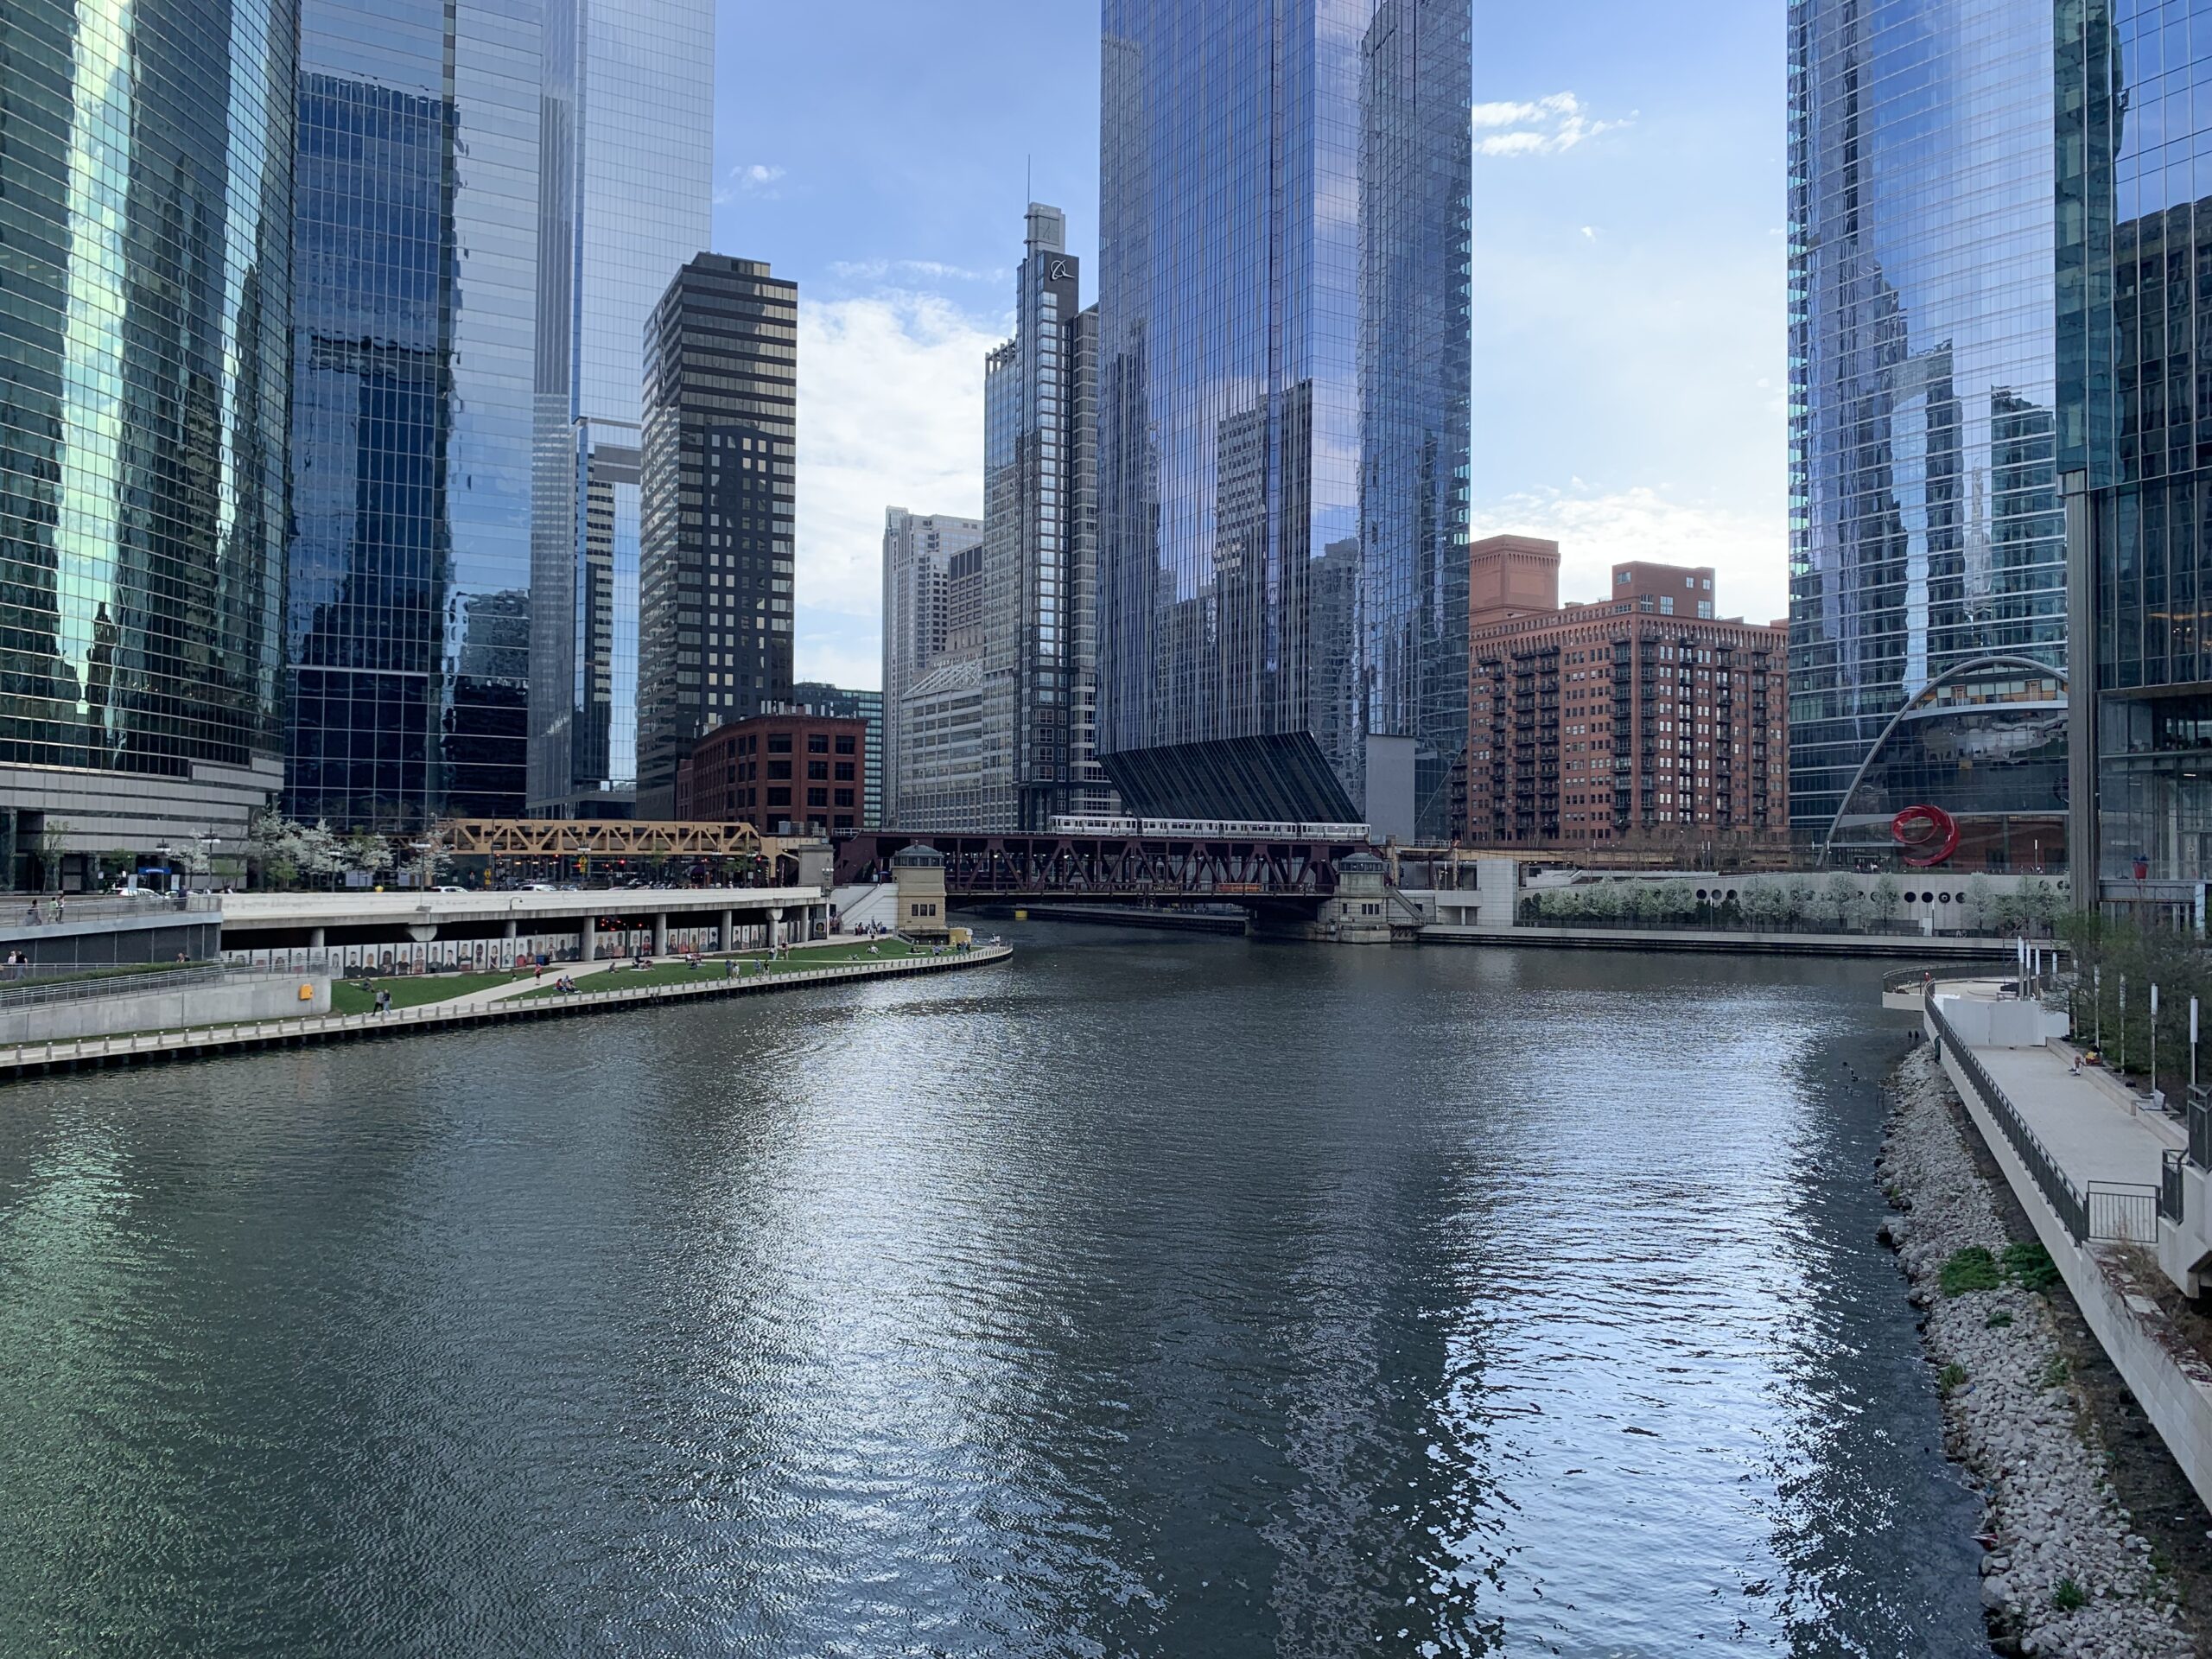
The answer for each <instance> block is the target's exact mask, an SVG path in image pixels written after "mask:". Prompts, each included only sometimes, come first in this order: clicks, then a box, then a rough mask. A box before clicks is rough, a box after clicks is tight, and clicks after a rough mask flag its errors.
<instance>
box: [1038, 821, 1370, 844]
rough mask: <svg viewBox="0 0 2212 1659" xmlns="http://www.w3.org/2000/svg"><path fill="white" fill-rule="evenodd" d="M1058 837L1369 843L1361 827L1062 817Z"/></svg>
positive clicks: (1055, 825) (1057, 823) (1055, 824)
mask: <svg viewBox="0 0 2212 1659" xmlns="http://www.w3.org/2000/svg"><path fill="white" fill-rule="evenodd" d="M1052 833H1053V834H1054V835H1058V836H1127V837H1129V838H1131V839H1136V840H1162V841H1165V840H1178V841H1304V842H1358V843H1359V844H1360V845H1361V846H1365V845H1366V844H1367V842H1368V841H1369V838H1370V837H1369V836H1368V830H1367V826H1366V825H1365V824H1363V823H1262V822H1257V821H1254V820H1249V819H1243V818H1108V817H1083V816H1080V815H1061V816H1058V817H1054V818H1053V819H1052Z"/></svg>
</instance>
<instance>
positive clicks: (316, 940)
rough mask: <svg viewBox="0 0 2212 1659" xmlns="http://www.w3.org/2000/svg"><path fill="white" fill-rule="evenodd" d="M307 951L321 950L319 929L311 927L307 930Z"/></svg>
mask: <svg viewBox="0 0 2212 1659" xmlns="http://www.w3.org/2000/svg"><path fill="white" fill-rule="evenodd" d="M321 949H322V930H321V928H319V927H311V928H309V929H308V950H321Z"/></svg>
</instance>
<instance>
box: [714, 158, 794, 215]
mask: <svg viewBox="0 0 2212 1659" xmlns="http://www.w3.org/2000/svg"><path fill="white" fill-rule="evenodd" d="M783 176H784V169H783V168H780V167H770V166H768V165H767V164H766V162H741V163H740V164H739V165H737V166H735V167H733V168H730V170H729V174H728V180H729V181H728V183H727V184H725V185H721V186H718V187H717V188H716V189H715V204H716V205H717V206H720V205H721V204H722V203H724V202H730V201H735V200H737V199H738V198H739V197H740V196H757V197H759V198H760V200H763V201H776V200H781V199H782V196H783V192H782V191H780V190H779V189H777V188H776V181H778V180H779V179H780V178H782V177H783Z"/></svg>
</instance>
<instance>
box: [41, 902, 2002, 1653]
mask: <svg viewBox="0 0 2212 1659" xmlns="http://www.w3.org/2000/svg"><path fill="white" fill-rule="evenodd" d="M1010 933H1011V935H1012V937H1014V938H1015V939H1016V940H1017V942H1018V943H1020V944H1022V945H1023V946H1024V947H1025V948H1024V950H1022V951H1021V953H1020V955H1019V956H1018V957H1017V958H1016V960H1015V961H1014V963H1010V964H1007V965H1006V966H1001V967H993V968H983V969H976V970H973V971H970V972H967V973H962V974H955V975H944V976H931V977H929V978H925V979H921V980H916V981H912V982H881V983H875V984H863V985H856V986H851V987H846V988H825V989H823V990H819V991H797V992H793V993H791V994H787V995H777V996H772V997H761V998H753V999H739V1000H736V1001H723V1002H718V1003H714V1004H710V1005H709V1006H705V1007H678V1008H671V1009H667V1010H663V1011H657V1012H646V1013H639V1014H622V1015H615V1016H609V1017H606V1018H601V1019H595V1020H562V1021H556V1022H554V1023H551V1024H548V1025H543V1026H534V1027H520V1028H516V1027H510V1028H507V1029H505V1030H501V1031H495V1032H486V1033H476V1034H472V1035H466V1036H452V1037H428V1038H413V1039H404V1040H402V1041H397V1042H392V1043H388V1044H383V1045H377V1046H360V1047H353V1048H332V1049H317V1050H308V1051H304V1052H286V1053H280V1054H273V1055H269V1056H264V1057H259V1058H245V1059H235V1060H226V1061H217V1062H212V1063H207V1064H202V1065H187V1066H180V1067H176V1068H174V1069H168V1070H159V1071H145V1072H139V1073H136V1074H115V1073H110V1074H107V1075H104V1076H100V1075H95V1076H89V1077H73V1078H57V1079H53V1080H48V1081H41V1082H33V1083H27V1084H17V1085H14V1086H11V1087H6V1088H4V1089H0V1651H3V1652H7V1653H10V1654H15V1653H40V1652H59V1651H95V1650H97V1651H99V1652H102V1653H108V1654H143V1655H156V1654H172V1653H183V1652H194V1653H220V1654H246V1653H254V1654H261V1653H265V1654H288V1655H289V1654H296V1653H306V1652H310V1651H331V1652H346V1653H375V1654H423V1655H429V1654H440V1655H450V1654H463V1653H486V1654H518V1653H555V1652H635V1653H650V1654H695V1653H696V1654H705V1653H736V1654H744V1655H775V1656H784V1655H791V1656H800V1655H806V1656H812V1655H854V1656H878V1655H893V1654H931V1655H937V1654H957V1655H969V1654H987V1653H988V1654H997V1653H1007V1654H1020V1655H1088V1654H1099V1655H1113V1656H1120V1655H1154V1654H1160V1655H1224V1656H1236V1655H1257V1654H1281V1655H1295V1656H1309V1655H1310V1656H1329V1655H1352V1654H1369V1653H1381V1654H1456V1653H1496V1654H1506V1655H1548V1654H1560V1655H1573V1656H1584V1655H1588V1656H1615V1655H1619V1656H1626V1655H1637V1656H1669V1659H1671V1656H1679V1655H1684V1654H1691V1653H1708V1652H1717V1651H1725V1650H1740V1651H1747V1652H1760V1653H1772V1652H1782V1653H1792V1654H1803V1655H1828V1654H1852V1655H1870V1656H1880V1659H1895V1656H1905V1655H1922V1654H1925V1655H1934V1656H1943V1659H1951V1656H1956V1655H1962V1654H1971V1653H1974V1652H1977V1651H1980V1652H1986V1645H1985V1644H1982V1643H1980V1639H1979V1638H1980V1613H1979V1604H1978V1601H1977V1599H1976V1587H1977V1580H1976V1577H1975V1560H1976V1559H1977V1555H1978V1552H1977V1551H1976V1549H1975V1548H1974V1545H1973V1543H1972V1541H1971V1538H1970V1534H1971V1532H1972V1530H1973V1525H1974V1516H1975V1512H1976V1511H1975V1504H1974V1500H1973V1499H1972V1497H1970V1495H1969V1494H1968V1493H1967V1491H1965V1490H1964V1489H1963V1488H1962V1487H1961V1484H1959V1482H1958V1480H1957V1478H1956V1477H1955V1475H1954V1474H1953V1473H1952V1472H1951V1471H1949V1470H1948V1468H1947V1466H1946V1465H1945V1464H1944V1463H1943V1461H1942V1455H1941V1452H1940V1447H1939V1426H1938V1419H1937V1412H1936V1400H1935V1394H1934V1389H1933V1387H1932V1383H1931V1379H1930V1377H1929V1374H1928V1369H1927V1367H1926V1366H1925V1365H1924V1364H1923V1362H1922V1361H1921V1359H1920V1357H1919V1354H1918V1351H1917V1347H1916V1338H1915V1334H1914V1331H1913V1325H1912V1320H1911V1314H1910V1309H1909V1308H1907V1306H1905V1304H1904V1287H1903V1284H1902V1281H1901V1280H1900V1278H1899V1276H1898V1274H1897V1271H1896V1269H1895V1267H1894V1265H1893V1263H1892V1262H1891V1259H1890V1258H1889V1256H1888V1255H1886V1254H1885V1252H1884V1251H1883V1250H1882V1249H1881V1248H1880V1247H1879V1246H1878V1245H1877V1244H1876V1243H1875V1242H1874V1230H1875V1228H1876V1226H1877V1224H1878V1222H1879V1220H1880V1218H1881V1216H1882V1213H1883V1210H1882V1201H1881V1198H1880V1196H1879V1193H1878V1191H1877V1190H1876V1186H1875V1182H1874V1179H1873V1173H1872V1160H1873V1157H1874V1154H1875V1151H1876V1147H1877V1142H1878V1136H1879V1133H1880V1111H1879V1108H1878V1103H1877V1100H1876V1097H1875V1093H1874V1087H1873V1082H1874V1079H1875V1077H1877V1076H1878V1073H1879V1072H1880V1071H1881V1070H1882V1069H1883V1067H1884V1065H1885V1062H1886V1060H1887V1059H1888V1058H1890V1057H1891V1055H1893V1054H1894V1053H1895V1052H1897V1045H1898V1043H1899V1041H1900V1036H1899V1033H1897V1029H1896V1027H1894V1026H1890V1027H1885V1026H1884V1025H1883V1023H1882V1022H1881V1020H1880V1016H1879V1014H1878V1012H1877V1009H1876V1007H1875V1004H1876V1002H1877V1001H1878V999H1877V998H1876V996H1875V995H1874V987H1875V983H1876V981H1877V978H1878V974H1877V972H1876V970H1875V969H1873V968H1872V967H1871V966H1870V965H1867V964H1853V963H1800V962H1789V961H1782V960H1759V959H1748V958H1747V959H1720V958H1707V957H1656V956H1655V957H1637V956H1631V955H1627V954H1615V953H1611V952H1592V953H1576V952H1539V951H1508V950H1441V949H1428V950H1352V949H1344V948H1325V947H1313V946H1299V945H1287V944H1249V943H1247V942H1244V941H1242V940H1237V939H1230V938H1200V937H1191V936H1181V935H1174V934H1160V933H1137V932H1127V931H1119V930H1102V929H1094V928H1054V927H1046V926H1032V927H1016V928H1014V929H1012V930H1010Z"/></svg>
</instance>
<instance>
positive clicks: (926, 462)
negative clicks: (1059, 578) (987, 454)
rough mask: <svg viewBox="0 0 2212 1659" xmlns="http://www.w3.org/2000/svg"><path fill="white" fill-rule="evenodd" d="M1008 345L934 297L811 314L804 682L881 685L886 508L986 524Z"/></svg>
mask: <svg viewBox="0 0 2212 1659" xmlns="http://www.w3.org/2000/svg"><path fill="white" fill-rule="evenodd" d="M1005 334H1006V329H1005V328H1004V327H991V326H990V325H989V324H988V322H987V321H984V320H982V319H979V318H977V317H975V316H972V315H969V314H968V313H967V312H965V311H963V310H961V309H960V308H958V307H957V306H955V305H954V304H952V303H951V302H950V301H948V300H946V299H944V297H942V296H938V295H934V294H916V293H901V292H884V293H880V294H876V295H873V296H868V297H865V298H860V299H849V300H827V301H819V302H802V303H801V305H800V306H799V335H798V477H797V479H796V480H795V483H796V485H797V488H798V526H797V537H796V543H797V546H796V552H797V556H798V572H797V587H798V594H797V597H798V601H799V617H798V621H799V629H798V637H797V639H796V640H795V645H796V647H797V651H798V657H799V664H798V668H799V673H800V677H802V678H827V679H836V681H837V683H840V684H851V683H857V684H861V685H874V683H876V680H877V675H878V669H877V667H876V664H875V661H874V627H875V619H876V617H877V614H878V613H879V612H880V609H881V607H882V597H883V594H882V589H883V510H884V508H886V507H887V506H901V507H911V508H912V509H913V510H914V511H915V512H950V513H962V514H970V515H972V514H979V513H981V512H982V498H983V354H984V353H986V352H988V350H989V349H990V348H991V347H992V346H995V345H997V344H998V343H999V341H1000V340H1002V339H1003V338H1004V337H1005ZM863 669H865V672H863Z"/></svg>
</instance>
